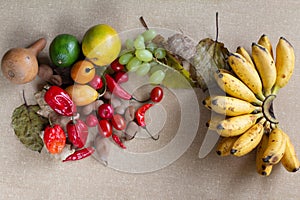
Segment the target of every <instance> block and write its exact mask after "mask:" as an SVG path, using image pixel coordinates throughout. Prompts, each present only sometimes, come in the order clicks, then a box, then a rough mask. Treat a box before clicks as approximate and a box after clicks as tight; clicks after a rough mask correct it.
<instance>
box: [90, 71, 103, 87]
mask: <svg viewBox="0 0 300 200" xmlns="http://www.w3.org/2000/svg"><path fill="white" fill-rule="evenodd" d="M89 85H90V86H91V87H92V88H94V89H95V90H99V89H101V88H102V87H103V81H102V78H101V76H98V75H97V74H96V75H95V76H94V78H93V79H92V80H91V81H90V82H89Z"/></svg>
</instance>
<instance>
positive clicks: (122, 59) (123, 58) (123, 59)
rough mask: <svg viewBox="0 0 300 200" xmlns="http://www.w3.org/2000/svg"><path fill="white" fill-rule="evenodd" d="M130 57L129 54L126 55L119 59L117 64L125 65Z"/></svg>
mask: <svg viewBox="0 0 300 200" xmlns="http://www.w3.org/2000/svg"><path fill="white" fill-rule="evenodd" d="M132 57H133V55H132V54H131V53H126V54H124V55H122V56H121V57H120V58H119V63H120V64H122V65H126V64H127V63H128V62H129V60H130V59H131V58H132Z"/></svg>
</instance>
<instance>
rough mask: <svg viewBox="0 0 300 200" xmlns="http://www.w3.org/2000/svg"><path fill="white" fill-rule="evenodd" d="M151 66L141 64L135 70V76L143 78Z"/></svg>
mask: <svg viewBox="0 0 300 200" xmlns="http://www.w3.org/2000/svg"><path fill="white" fill-rule="evenodd" d="M150 68H151V65H150V63H143V64H141V65H140V67H139V68H138V69H137V71H136V74H137V75H139V76H145V75H146V74H147V73H148V72H149V71H150Z"/></svg>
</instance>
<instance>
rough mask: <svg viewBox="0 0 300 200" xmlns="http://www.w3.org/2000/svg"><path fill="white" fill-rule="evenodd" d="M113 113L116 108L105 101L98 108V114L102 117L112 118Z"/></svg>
mask: <svg viewBox="0 0 300 200" xmlns="http://www.w3.org/2000/svg"><path fill="white" fill-rule="evenodd" d="M113 114H114V109H113V107H112V105H110V104H108V103H104V104H102V105H100V106H99V108H98V115H99V117H100V118H102V119H110V118H112V116H113Z"/></svg>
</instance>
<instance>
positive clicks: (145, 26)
mask: <svg viewBox="0 0 300 200" xmlns="http://www.w3.org/2000/svg"><path fill="white" fill-rule="evenodd" d="M140 22H141V23H142V25H143V27H144V28H145V29H146V30H149V28H148V25H147V23H146V21H145V20H144V18H143V16H141V17H140Z"/></svg>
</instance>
